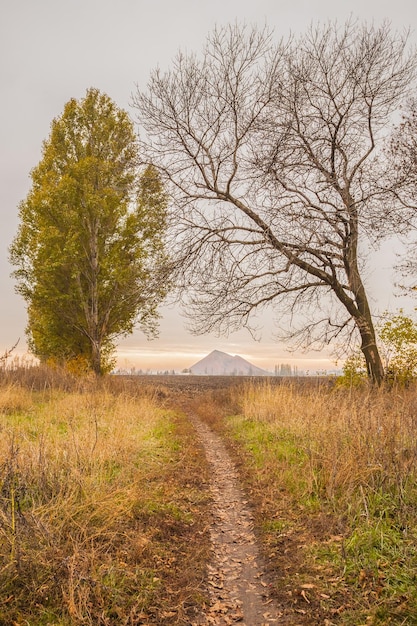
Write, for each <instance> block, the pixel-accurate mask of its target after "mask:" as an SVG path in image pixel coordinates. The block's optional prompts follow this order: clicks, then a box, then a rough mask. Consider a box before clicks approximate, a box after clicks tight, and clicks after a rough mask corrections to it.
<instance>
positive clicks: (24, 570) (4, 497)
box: [0, 382, 209, 626]
mask: <svg viewBox="0 0 417 626" xmlns="http://www.w3.org/2000/svg"><path fill="white" fill-rule="evenodd" d="M38 387H39V388H41V386H40V385H39V386H38ZM69 387H71V385H69ZM87 387H88V388H87ZM114 387H116V385H114ZM117 387H120V385H117ZM0 433H1V437H0V624H1V626H10V625H11V624H16V625H17V624H30V625H31V626H42V625H45V626H47V625H51V626H52V625H54V626H76V625H79V624H83V625H93V624H94V625H113V624H114V625H116V624H117V625H118V626H120V625H122V624H126V625H128V624H144V625H145V624H189V623H190V620H191V621H193V619H194V617H193V616H194V615H195V614H196V612H198V607H199V605H200V604H201V602H202V593H203V592H202V588H201V581H202V580H203V578H204V566H205V563H206V560H207V553H208V549H209V546H208V538H207V537H206V531H205V528H206V518H205V516H206V510H207V506H208V498H207V495H206V493H205V491H204V489H203V486H202V485H203V482H202V481H203V477H204V471H205V470H204V459H203V456H202V452H201V450H200V447H199V445H198V444H197V443H196V441H195V435H194V433H193V430H192V428H191V427H190V425H189V423H188V422H187V421H186V420H185V419H183V418H181V416H180V415H178V414H175V413H173V412H172V411H169V410H167V409H164V408H163V407H162V406H161V404H160V402H159V401H158V400H157V398H156V395H155V393H152V394H149V393H146V392H143V391H141V390H138V388H137V386H136V385H130V387H129V386H128V388H127V389H126V388H124V389H121V388H118V389H117V390H115V388H114V389H112V388H111V385H110V386H106V385H100V389H97V388H94V386H85V385H84V388H83V389H80V390H76V389H71V390H64V388H63V386H62V385H61V386H60V388H59V389H54V388H53V386H52V387H51V386H49V385H48V386H47V388H45V389H43V390H42V391H33V390H32V389H28V388H26V387H25V386H24V385H23V386H22V385H19V384H18V383H17V382H15V383H14V384H4V385H2V386H0ZM194 537H198V538H199V540H198V549H196V547H195V546H194V545H193V539H194Z"/></svg>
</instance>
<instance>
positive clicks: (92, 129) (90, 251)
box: [11, 89, 167, 373]
mask: <svg viewBox="0 0 417 626" xmlns="http://www.w3.org/2000/svg"><path fill="white" fill-rule="evenodd" d="M136 162H137V146H136V137H135V133H134V128H133V124H132V122H131V120H130V119H129V117H128V115H127V113H126V112H125V111H123V110H121V109H118V108H117V107H116V105H115V104H114V103H113V102H112V101H111V100H110V98H109V97H108V96H107V95H105V94H101V93H100V92H99V91H98V90H96V89H89V90H88V91H87V94H86V96H85V98H84V99H82V100H80V101H77V100H75V99H72V100H70V101H69V102H68V103H67V104H66V106H65V108H64V112H63V114H62V116H61V117H60V118H57V119H55V120H54V121H53V122H52V126H51V133H50V136H49V138H48V140H47V141H45V142H44V145H43V153H42V159H41V161H40V162H39V164H38V165H37V166H36V167H35V168H34V169H33V171H32V173H31V177H32V188H31V190H30V192H29V194H28V196H27V198H26V200H25V201H24V202H22V203H21V205H20V210H19V211H20V226H19V230H18V233H17V235H16V237H15V239H14V242H13V244H12V246H11V261H12V263H13V264H14V265H15V266H16V267H17V269H16V271H15V272H14V276H15V277H16V279H17V290H18V292H19V293H21V294H22V296H23V297H24V298H25V300H26V301H27V303H28V328H27V332H28V338H29V345H30V348H31V350H32V352H33V353H34V354H35V355H36V356H38V357H39V358H40V359H41V360H42V361H46V360H49V359H53V360H54V361H57V362H67V361H69V360H72V359H74V358H78V357H82V358H84V359H86V361H87V362H88V363H89V365H90V368H91V369H93V370H94V371H95V372H97V373H102V372H103V371H106V370H107V369H109V368H110V367H111V363H112V361H111V354H112V352H113V350H114V340H115V339H116V338H117V337H118V336H123V335H126V334H128V333H130V332H131V331H132V330H133V327H134V326H135V324H139V325H140V327H141V328H142V330H143V331H144V332H145V333H146V334H148V335H153V334H154V333H155V332H156V320H157V317H158V316H157V312H156V307H157V305H158V303H159V302H160V301H161V299H162V298H163V297H164V295H165V282H166V281H163V280H161V276H160V274H161V271H162V268H163V266H164V260H165V257H164V250H163V233H164V229H165V224H166V206H167V200H166V197H165V194H164V192H163V188H162V185H161V182H160V179H159V177H158V175H157V173H156V170H155V169H154V168H152V167H148V168H147V169H146V170H145V171H144V172H143V173H142V176H141V178H140V180H139V182H138V176H137V166H136Z"/></svg>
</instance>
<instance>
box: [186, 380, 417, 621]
mask: <svg viewBox="0 0 417 626" xmlns="http://www.w3.org/2000/svg"><path fill="white" fill-rule="evenodd" d="M227 405H228V406H227ZM416 408H417V393H416V390H413V389H407V390H401V391H398V390H397V391H391V392H387V391H376V390H373V391H369V390H358V391H354V392H353V391H351V390H343V389H331V388H329V387H328V386H325V387H322V388H320V387H317V386H316V387H314V388H313V387H312V386H310V387H309V386H307V385H306V386H304V387H300V386H297V385H289V384H287V385H271V384H261V385H246V386H245V387H242V388H240V389H239V390H236V389H235V390H233V389H232V390H231V391H230V394H229V398H228V402H226V401H225V398H224V397H223V398H222V400H221V404H219V403H218V402H217V398H216V395H215V394H212V396H211V397H208V396H207V398H206V401H205V402H202V401H201V400H200V401H199V408H198V409H196V410H199V412H200V414H201V415H202V417H204V416H206V418H207V419H209V420H211V423H212V425H213V424H214V425H215V426H216V427H217V428H220V429H221V430H222V431H223V433H224V434H225V435H226V436H227V437H228V439H229V443H230V445H231V448H232V450H233V454H234V455H235V458H236V459H237V462H238V464H239V467H240V470H241V472H242V475H243V477H244V481H245V483H246V487H247V489H248V491H249V492H250V494H251V497H252V500H253V501H254V503H255V506H256V509H257V525H258V531H259V533H260V536H261V538H262V541H263V546H264V552H265V556H266V557H267V562H268V563H269V566H270V570H271V573H272V580H273V586H274V589H275V595H276V597H277V599H278V601H280V603H281V605H282V607H283V612H284V613H286V614H287V616H290V617H289V619H292V620H293V621H291V623H297V624H324V625H326V626H331V625H332V624H344V625H349V626H359V625H361V626H362V625H365V624H366V625H368V626H370V625H375V626H376V625H383V624H390V625H391V624H392V625H394V624H398V625H400V624H402V625H410V626H411V625H412V624H416V623H417V584H416V583H417V575H416V573H417V548H416V545H417V544H416V540H417V480H416V479H417V437H416V435H417V421H416V414H417V412H416ZM222 414H223V417H222V419H221V420H220V421H219V415H222ZM294 620H295V621H294Z"/></svg>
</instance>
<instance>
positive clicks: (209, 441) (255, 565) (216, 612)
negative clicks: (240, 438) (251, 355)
mask: <svg viewBox="0 0 417 626" xmlns="http://www.w3.org/2000/svg"><path fill="white" fill-rule="evenodd" d="M192 419H193V423H194V426H195V429H196V431H197V433H198V435H199V437H200V439H201V442H202V444H203V446H204V449H205V454H206V457H207V460H208V463H209V465H210V469H211V480H210V490H211V494H212V497H213V523H212V526H211V530H210V535H211V542H212V552H213V557H212V562H211V563H210V565H209V568H208V573H209V578H208V580H209V587H210V594H211V607H210V609H209V610H208V611H207V614H206V616H205V623H206V624H213V625H215V626H227V625H230V624H235V623H239V624H241V625H242V626H243V625H244V626H269V625H271V626H272V625H274V624H283V621H281V620H280V619H279V618H280V613H279V611H278V610H277V609H276V607H275V606H274V604H273V601H272V600H271V599H270V598H268V584H267V583H266V582H265V580H264V571H263V567H262V564H261V558H260V555H259V551H258V548H257V544H256V538H255V534H254V532H253V516H252V515H251V513H250V510H249V507H248V506H247V504H248V503H247V500H246V499H245V495H244V493H243V491H242V489H241V487H240V486H239V479H238V476H237V472H236V469H235V467H234V465H233V463H232V461H231V459H230V457H229V454H228V452H227V450H226V448H225V446H224V444H223V442H222V440H221V439H220V437H219V436H217V435H216V434H215V433H214V432H213V431H212V430H211V429H210V428H209V427H208V426H207V425H206V424H204V423H203V422H201V421H200V420H198V419H197V418H195V417H193V418H192Z"/></svg>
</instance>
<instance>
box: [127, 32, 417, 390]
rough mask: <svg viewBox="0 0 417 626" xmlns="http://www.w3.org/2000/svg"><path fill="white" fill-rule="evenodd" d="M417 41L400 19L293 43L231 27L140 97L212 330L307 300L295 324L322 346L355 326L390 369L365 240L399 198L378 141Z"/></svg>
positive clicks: (378, 365)
mask: <svg viewBox="0 0 417 626" xmlns="http://www.w3.org/2000/svg"><path fill="white" fill-rule="evenodd" d="M406 44H407V37H406V35H404V36H399V35H395V36H392V35H391V34H390V31H389V27H388V26H387V25H383V26H382V27H380V28H374V27H370V28H366V27H358V26H357V25H356V24H353V23H348V24H346V26H345V27H343V28H341V29H339V28H338V26H337V25H336V24H328V25H325V26H320V27H317V28H312V29H310V31H309V32H308V33H307V34H306V35H305V36H303V37H301V38H300V39H299V40H292V39H290V40H288V41H287V42H284V41H281V42H279V43H278V44H274V41H273V37H272V35H271V33H269V32H268V31H267V30H257V29H248V28H246V27H242V28H240V27H239V26H231V27H227V28H224V29H220V30H215V31H214V33H213V34H212V36H211V37H210V38H209V39H208V42H207V45H206V48H205V50H204V54H203V56H202V58H201V59H198V58H197V57H195V56H193V55H190V56H186V55H182V54H179V55H178V57H177V58H176V61H175V63H174V67H173V69H172V70H171V71H169V72H167V73H162V72H161V71H159V70H156V71H154V72H153V74H152V76H151V79H150V82H149V86H148V91H147V92H144V93H141V92H138V93H137V94H136V95H135V97H134V105H135V107H136V108H137V110H138V118H139V121H140V123H141V124H142V127H143V128H144V129H145V131H146V133H147V139H146V141H144V142H143V146H142V149H143V151H145V152H146V153H147V155H148V158H149V160H150V161H151V162H152V163H153V164H155V165H156V166H157V167H159V168H160V169H161V172H163V175H164V176H165V177H166V179H167V183H168V185H169V186H170V191H171V193H172V197H173V200H174V206H173V209H172V224H173V227H174V229H173V243H172V250H174V248H175V246H176V249H177V261H178V264H177V269H178V278H179V279H181V281H180V282H181V283H182V285H183V286H186V287H188V294H189V295H188V299H189V300H188V306H189V312H190V316H192V318H193V321H194V327H195V330H196V331H197V332H204V331H207V330H214V329H215V330H217V331H220V332H222V331H224V330H229V329H234V328H237V327H239V326H241V325H242V324H243V325H249V324H250V320H251V319H252V316H253V315H254V314H255V313H256V312H257V311H258V310H259V309H260V308H262V307H264V306H266V305H269V304H273V305H274V306H276V307H277V311H278V312H280V313H282V312H284V311H286V312H289V313H290V314H291V315H296V314H298V315H299V314H300V311H301V313H302V316H303V323H302V327H301V328H300V329H299V331H291V332H290V333H289V334H292V335H297V333H298V337H299V340H300V341H301V342H302V343H303V344H304V345H306V346H307V345H311V344H312V343H314V342H316V341H321V342H330V341H331V340H332V339H334V338H335V337H337V336H339V337H340V336H341V333H346V332H351V330H352V329H354V330H356V331H357V332H358V333H359V335H360V338H361V348H362V351H363V354H364V356H365V359H366V363H367V367H368V373H369V376H370V378H371V379H372V380H373V381H374V382H376V383H380V382H381V381H382V379H383V376H384V371H383V365H382V362H381V358H380V355H379V352H378V348H377V345H376V339H375V331H374V326H373V321H372V315H371V310H370V306H369V302H368V298H367V294H366V290H365V285H364V281H363V279H362V265H361V254H360V251H362V253H365V255H363V256H366V242H367V241H371V240H372V239H375V238H376V237H378V236H380V233H381V230H382V231H383V229H384V222H385V223H387V220H388V219H389V216H390V215H391V211H392V210H393V208H395V206H394V205H395V199H394V197H393V196H392V194H389V193H388V192H387V191H384V189H385V188H386V185H385V187H384V185H382V184H381V180H382V178H384V180H385V182H386V177H387V171H382V165H381V159H379V158H378V155H379V154H380V152H381V151H380V150H379V146H380V143H381V142H382V140H383V137H384V133H385V132H386V131H385V127H386V124H387V122H388V121H389V119H390V116H391V115H392V113H393V112H394V111H395V110H396V109H397V107H398V105H399V103H400V101H401V99H402V98H403V97H404V95H405V94H406V92H407V89H408V87H409V86H410V85H411V83H412V81H413V79H414V72H415V67H416V58H415V56H413V55H412V54H408V53H407V50H406ZM340 305H342V306H340ZM310 318H311V319H310Z"/></svg>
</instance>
